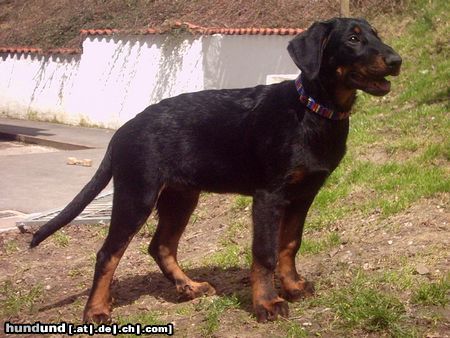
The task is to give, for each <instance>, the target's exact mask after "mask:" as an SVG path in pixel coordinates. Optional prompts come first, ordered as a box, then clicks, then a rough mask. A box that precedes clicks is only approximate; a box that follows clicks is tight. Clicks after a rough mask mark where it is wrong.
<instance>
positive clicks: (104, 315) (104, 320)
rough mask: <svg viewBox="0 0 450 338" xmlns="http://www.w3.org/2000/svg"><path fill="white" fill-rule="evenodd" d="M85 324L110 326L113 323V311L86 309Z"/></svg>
mask: <svg viewBox="0 0 450 338" xmlns="http://www.w3.org/2000/svg"><path fill="white" fill-rule="evenodd" d="M83 322H84V323H94V324H109V323H111V311H110V310H105V309H103V310H100V309H93V308H91V309H85V310H84V314H83Z"/></svg>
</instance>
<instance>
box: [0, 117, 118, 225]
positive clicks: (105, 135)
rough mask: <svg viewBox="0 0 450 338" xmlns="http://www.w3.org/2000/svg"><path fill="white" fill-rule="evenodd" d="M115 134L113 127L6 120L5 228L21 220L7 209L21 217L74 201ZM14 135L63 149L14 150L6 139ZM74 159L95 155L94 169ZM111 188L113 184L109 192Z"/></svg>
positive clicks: (0, 127)
mask: <svg viewBox="0 0 450 338" xmlns="http://www.w3.org/2000/svg"><path fill="white" fill-rule="evenodd" d="M113 134H114V131H113V130H108V129H97V128H82V127H73V126H67V125H62V124H53V123H45V122H36V121H25V120H16V119H6V118H0V191H1V193H0V219H2V221H0V227H3V228H5V227H7V224H5V223H11V221H9V222H7V221H6V219H8V218H9V219H10V220H11V219H15V218H14V217H13V216H10V217H2V216H1V212H4V211H6V210H9V211H12V212H17V215H15V217H16V218H17V217H19V218H20V217H23V214H31V213H37V212H42V211H46V210H52V209H55V208H59V207H63V206H65V205H66V204H67V203H68V202H70V201H71V200H72V198H73V197H74V196H75V195H76V194H77V193H78V192H79V191H80V190H81V188H82V187H83V186H84V184H86V183H87V182H88V181H89V180H90V179H91V177H92V175H93V174H94V172H95V171H96V170H97V167H98V165H99V164H100V161H101V159H102V158H103V155H104V153H105V150H106V147H107V145H108V142H109V140H110V139H111V137H112V135H113ZM14 135H15V136H16V138H18V139H25V140H27V142H33V143H37V144H38V145H39V146H41V147H42V145H44V146H52V147H53V148H57V149H56V150H55V149H52V150H51V151H45V150H43V151H25V150H24V151H18V150H17V149H14V151H11V149H10V148H11V147H10V146H9V145H8V144H6V142H11V141H10V140H6V141H5V139H8V138H13V136H14ZM2 139H3V141H2ZM2 148H3V149H2ZM67 149H72V150H67ZM68 157H75V158H77V159H91V160H92V167H84V166H78V165H76V166H75V165H67V164H66V162H67V158H68ZM111 187H112V184H111V183H110V185H109V186H108V187H107V188H105V190H110V189H111ZM4 215H8V214H4ZM2 223H3V224H2Z"/></svg>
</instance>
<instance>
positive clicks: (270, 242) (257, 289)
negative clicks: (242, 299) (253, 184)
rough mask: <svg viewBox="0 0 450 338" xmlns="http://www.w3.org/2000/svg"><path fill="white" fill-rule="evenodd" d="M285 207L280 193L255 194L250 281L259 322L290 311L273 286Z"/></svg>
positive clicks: (264, 192)
mask: <svg viewBox="0 0 450 338" xmlns="http://www.w3.org/2000/svg"><path fill="white" fill-rule="evenodd" d="M284 208H285V203H284V199H283V197H282V196H280V195H279V194H276V193H269V192H267V191H258V192H257V193H256V194H255V196H254V199H253V245H252V253H253V263H252V268H251V283H252V293H253V309H254V311H255V315H256V319H257V320H258V322H265V321H267V320H275V319H276V318H277V317H278V315H281V316H287V315H288V313H289V308H288V304H287V302H286V301H285V300H284V299H283V298H281V297H279V296H278V294H277V292H276V290H275V287H274V272H275V269H276V266H277V262H278V246H279V243H278V242H279V231H280V224H281V221H282V218H283V214H284Z"/></svg>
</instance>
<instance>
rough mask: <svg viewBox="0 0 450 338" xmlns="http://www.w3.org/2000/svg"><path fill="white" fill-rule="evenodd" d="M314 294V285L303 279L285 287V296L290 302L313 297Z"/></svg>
mask: <svg viewBox="0 0 450 338" xmlns="http://www.w3.org/2000/svg"><path fill="white" fill-rule="evenodd" d="M314 293H315V290H314V284H313V283H312V282H309V281H307V280H306V279H303V278H302V279H300V280H298V281H295V282H292V283H289V284H288V285H284V286H283V296H284V298H286V299H287V300H288V301H290V302H295V301H297V300H300V299H303V298H306V297H311V296H313V295H314Z"/></svg>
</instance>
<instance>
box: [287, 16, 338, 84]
mask: <svg viewBox="0 0 450 338" xmlns="http://www.w3.org/2000/svg"><path fill="white" fill-rule="evenodd" d="M334 22H335V20H329V21H324V22H315V23H314V24H313V25H312V26H311V27H309V28H308V29H307V30H306V31H304V32H303V33H300V34H299V35H297V36H296V37H295V38H294V39H292V40H291V41H290V42H289V45H288V48H287V49H288V52H289V55H290V56H291V58H292V60H294V62H295V64H296V65H297V67H298V68H300V69H301V71H302V74H304V75H305V76H306V77H307V78H308V79H311V80H312V79H314V78H315V77H317V75H318V74H319V70H320V65H321V63H322V54H323V50H324V49H325V46H326V43H327V41H328V35H329V34H330V32H331V30H332V28H333V25H334Z"/></svg>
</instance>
